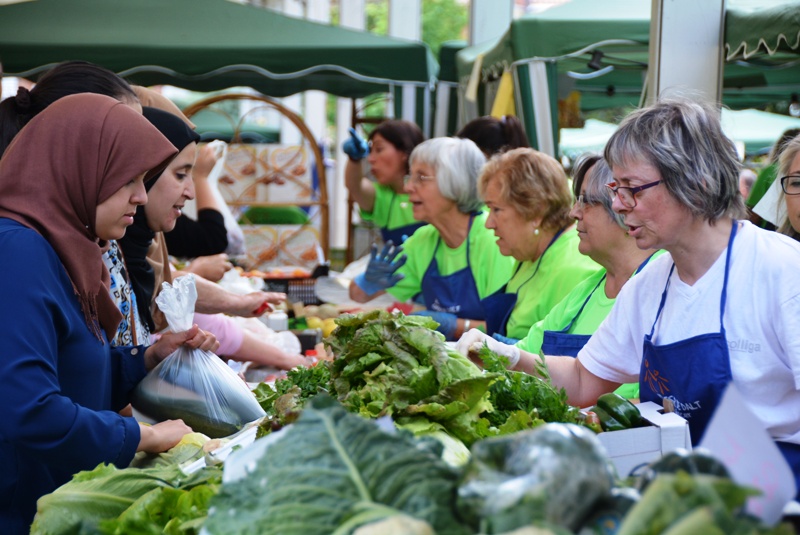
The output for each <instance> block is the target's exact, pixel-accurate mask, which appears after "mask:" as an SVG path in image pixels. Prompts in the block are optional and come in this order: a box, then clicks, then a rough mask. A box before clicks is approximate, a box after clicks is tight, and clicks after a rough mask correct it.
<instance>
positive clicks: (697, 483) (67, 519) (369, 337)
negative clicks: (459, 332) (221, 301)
mask: <svg viewBox="0 0 800 535" xmlns="http://www.w3.org/2000/svg"><path fill="white" fill-rule="evenodd" d="M336 323H337V325H338V328H337V330H336V331H334V332H333V333H332V335H331V336H330V337H329V338H328V340H327V342H328V344H329V348H330V351H331V357H332V358H333V360H331V361H327V360H326V361H322V362H321V363H320V364H318V365H317V366H315V367H312V368H308V369H301V368H298V369H295V370H293V371H291V372H289V375H288V377H286V378H284V379H279V380H277V381H276V382H274V383H262V384H260V385H258V386H257V387H256V388H255V391H254V395H255V397H256V399H258V401H259V403H260V404H261V406H262V407H263V408H264V409H265V411H266V417H265V418H264V419H263V420H260V421H258V422H257V423H254V424H253V425H246V426H244V427H243V428H242V430H241V431H239V432H238V433H236V434H234V435H232V436H231V437H228V438H224V439H222V440H221V441H209V440H208V438H207V437H203V436H202V435H198V434H194V435H189V436H187V437H186V438H185V439H184V440H183V441H182V442H181V443H180V444H179V445H178V446H176V447H175V448H173V449H172V450H170V451H169V452H168V453H165V454H161V455H158V456H149V457H148V456H138V457H137V459H136V460H135V461H134V464H133V465H132V467H130V468H126V469H122V470H120V469H116V468H114V467H98V468H97V469H95V470H93V471H91V472H84V473H81V474H80V475H79V476H77V477H76V478H75V479H74V480H73V481H72V482H70V483H68V484H66V485H64V486H63V487H61V488H59V489H58V490H56V491H55V492H54V493H52V494H50V495H47V496H45V497H43V498H42V499H41V500H40V501H39V513H38V515H37V518H36V521H35V522H34V525H33V529H32V533H67V532H69V530H71V529H75V527H76V526H78V525H82V526H83V528H85V529H91V528H93V527H97V526H100V527H103V528H104V530H106V531H104V532H108V533H126V532H130V530H145V529H147V530H150V531H153V532H157V531H161V530H164V531H165V532H182V533H198V532H200V533H210V534H216V533H226V534H227V533H249V532H253V530H256V531H257V532H259V533H276V534H281V535H286V534H295V533H296V534H304V533H342V534H344V533H348V534H349V533H357V534H366V533H380V534H409V533H419V534H422V533H438V534H464V535H466V534H471V533H483V534H489V533H510V532H512V530H515V529H518V528H522V527H525V526H529V529H532V528H533V527H534V526H536V527H538V528H539V529H540V530H541V531H536V532H535V533H551V534H555V535H558V534H567V533H579V532H580V533H620V534H624V535H632V534H645V533H653V534H657V533H667V530H668V529H674V530H675V531H669V533H683V532H681V531H680V530H679V529H686V526H687V525H688V526H689V527H691V526H694V529H695V531H689V532H688V533H717V532H719V533H734V532H736V533H739V532H741V533H753V534H756V533H757V534H774V535H789V534H790V533H792V531H791V528H790V527H789V526H788V525H781V526H778V527H770V526H769V525H768V523H769V522H765V521H763V520H759V519H758V518H756V517H753V516H748V515H745V514H744V509H743V506H744V504H745V503H746V502H747V500H748V498H749V497H750V496H751V495H752V494H753V492H755V491H754V490H753V489H751V488H749V487H747V486H746V485H741V484H739V483H735V482H734V481H732V480H731V479H730V475H729V472H728V469H727V468H726V467H725V466H724V465H723V464H722V463H721V462H720V461H719V460H717V459H715V458H714V457H712V456H709V455H708V454H707V453H703V452H693V453H689V452H687V451H685V450H683V449H681V448H685V447H687V446H688V430H687V425H686V421H685V420H683V419H682V418H680V417H678V416H677V415H675V414H661V413H660V412H661V411H659V410H656V409H658V407H655V409H653V408H651V407H649V406H648V407H642V408H640V409H637V408H636V407H635V406H634V405H633V404H630V403H629V402H627V401H625V400H622V398H617V397H615V395H613V394H609V395H606V396H602V397H601V398H600V399H599V400H598V403H597V405H596V406H595V407H592V408H590V409H588V411H580V410H578V409H577V408H576V407H571V406H569V405H568V404H567V403H566V401H565V394H564V393H563V391H561V392H559V391H557V390H556V389H554V388H553V387H552V385H550V383H549V380H548V379H547V377H546V375H545V377H544V378H538V377H534V376H531V375H527V374H524V373H520V372H513V371H508V370H506V368H505V364H504V362H503V361H502V357H499V356H497V355H494V354H493V353H492V352H491V351H489V350H488V349H486V348H484V349H483V350H481V357H482V358H483V359H484V362H485V363H486V370H487V373H482V372H481V371H480V370H479V369H478V368H477V367H476V366H475V365H474V364H472V363H471V362H470V361H469V360H467V359H466V357H464V356H462V355H461V354H459V353H457V352H455V351H454V350H452V349H451V348H449V347H448V346H447V345H446V344H445V343H444V341H443V339H442V337H441V336H440V335H438V334H437V333H435V332H434V331H432V330H431V328H432V327H433V326H434V325H433V324H432V322H431V320H430V319H428V318H424V317H413V316H408V317H403V316H398V315H396V314H390V313H387V312H382V311H373V312H370V313H365V314H359V315H347V316H342V317H341V318H339V319H338V320H337V321H336ZM376 334H378V336H376ZM543 373H546V372H544V371H543ZM651 405H652V404H651ZM600 414H602V415H603V416H602V417H600V418H599V419H598V417H597V415H600ZM392 422H393V423H392ZM256 428H257V429H256ZM651 435H652V437H651ZM256 436H263V438H258V439H256ZM648 437H650V438H648ZM676 438H678V440H676ZM651 444H656V449H655V450H651V451H646V448H647V447H651V446H650V445H651ZM662 448H664V449H663V450H662ZM637 450H638V451H637ZM609 455H611V460H609ZM612 463H613V464H612ZM220 465H222V469H221V467H220ZM634 465H635V466H636V468H635V470H633V471H632V472H631V473H632V477H630V478H627V477H626V476H627V475H628V471H629V469H630V467H633V466H634ZM623 469H624V471H623ZM89 496H91V498H89ZM734 528H735V530H736V531H734ZM201 530H202V531H201ZM370 530H371V531H370ZM532 533H533V532H532Z"/></svg>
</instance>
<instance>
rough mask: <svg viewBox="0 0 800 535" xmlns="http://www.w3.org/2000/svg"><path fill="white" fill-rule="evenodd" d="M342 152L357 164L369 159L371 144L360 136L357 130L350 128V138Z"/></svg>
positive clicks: (343, 145)
mask: <svg viewBox="0 0 800 535" xmlns="http://www.w3.org/2000/svg"><path fill="white" fill-rule="evenodd" d="M342 150H343V151H344V153H345V154H347V156H348V157H349V158H350V159H351V160H353V161H354V162H357V161H359V160H362V159H364V158H366V157H367V154H369V144H368V143H367V140H366V139H364V138H363V137H361V136H359V135H358V132H356V129H355V128H350V137H349V138H347V141H345V142H344V143H343V144H342Z"/></svg>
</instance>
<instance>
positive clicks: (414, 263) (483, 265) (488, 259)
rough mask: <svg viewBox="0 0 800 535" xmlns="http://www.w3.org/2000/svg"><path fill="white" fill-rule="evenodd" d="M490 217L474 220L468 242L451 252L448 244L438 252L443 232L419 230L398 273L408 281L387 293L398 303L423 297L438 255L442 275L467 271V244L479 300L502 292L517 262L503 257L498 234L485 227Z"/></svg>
mask: <svg viewBox="0 0 800 535" xmlns="http://www.w3.org/2000/svg"><path fill="white" fill-rule="evenodd" d="M486 217H487V215H486V213H485V212H484V213H481V214H480V215H477V216H476V217H475V218H474V219H473V221H472V227H471V228H470V231H469V236H468V238H467V240H464V243H462V244H461V245H459V246H458V247H456V248H455V249H451V248H449V247H448V246H447V245H445V243H444V242H441V244H439V248H438V249H436V244H437V243H438V242H439V231H437V230H436V227H434V226H433V225H425V226H424V227H422V228H420V229H419V230H417V231H416V232H415V233H414V235H413V236H411V237H409V238H408V239H407V240H406V242H405V243H404V244H403V249H404V251H405V253H406V256H407V257H408V260H407V261H406V264H405V265H404V266H403V267H401V268H400V269H399V270H398V273H402V274H403V276H404V277H405V278H403V280H401V281H400V282H398V283H397V284H395V285H394V286H392V287H391V288H389V289H388V290H387V291H388V292H389V293H390V294H392V295H393V296H394V297H395V298H396V299H397V300H398V301H406V300H407V299H410V298H412V297H414V296H415V295H417V294H418V293H420V292H421V291H422V277H423V275H425V272H426V271H427V270H428V266H430V264H431V261H432V260H433V253H434V251H436V262H437V263H438V266H439V273H440V274H441V275H452V274H453V273H455V272H457V271H459V270H462V269H464V268H465V267H467V241H469V257H470V258H469V266H470V269H471V270H472V276H473V278H474V279H475V285H476V287H477V290H478V296H479V297H480V298H481V299H483V298H485V297H487V296H489V295H491V294H493V293H494V292H496V291H497V290H499V289H500V288H502V287H503V285H504V284H505V283H506V282H508V279H509V278H510V277H511V272H512V269H513V266H514V259H513V258H512V257H510V256H503V255H502V254H501V253H500V249H499V248H498V247H497V244H496V238H495V236H494V232H493V231H491V230H489V229H487V228H486V226H485V225H484V223H485V222H486Z"/></svg>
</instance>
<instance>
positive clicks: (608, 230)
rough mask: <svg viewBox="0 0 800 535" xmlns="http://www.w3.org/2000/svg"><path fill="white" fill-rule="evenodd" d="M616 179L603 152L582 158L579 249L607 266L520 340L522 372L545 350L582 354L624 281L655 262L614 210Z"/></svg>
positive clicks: (631, 389) (634, 387) (627, 388)
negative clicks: (612, 191)
mask: <svg viewBox="0 0 800 535" xmlns="http://www.w3.org/2000/svg"><path fill="white" fill-rule="evenodd" d="M612 180H613V178H612V176H611V169H609V167H608V164H607V163H606V161H605V160H604V159H603V157H602V156H599V155H590V156H587V157H585V158H584V159H582V160H580V161H579V162H578V165H577V166H576V170H575V175H574V177H573V181H572V188H573V191H574V192H575V197H576V199H577V200H576V201H575V204H574V205H573V207H572V212H570V215H571V216H572V217H574V218H575V219H577V220H578V223H577V235H578V238H579V240H580V242H579V244H578V250H579V251H580V252H581V254H584V255H587V256H588V257H590V258H591V259H592V260H594V261H595V262H597V263H598V264H600V265H601V266H602V269H600V270H598V271H597V272H595V273H594V274H593V275H591V276H589V277H588V278H587V279H585V280H584V281H583V282H581V283H580V284H578V285H577V286H576V287H575V288H574V289H573V290H572V291H571V292H570V293H569V294H568V295H567V296H566V297H565V298H564V299H562V300H561V302H560V303H558V304H557V305H556V306H555V307H553V309H552V310H551V311H550V313H549V314H547V316H546V317H545V318H544V319H543V320H541V321H539V322H537V323H534V324H533V326H532V327H531V329H530V331H528V334H527V336H525V338H523V339H522V340H520V341H519V342H518V343H517V347H519V348H520V349H521V350H522V351H521V352H520V359H519V363H518V364H517V367H516V369H517V370H520V371H525V372H527V373H535V364H536V362H537V360H538V357H537V355H538V354H539V351H542V352H543V353H544V354H545V355H568V356H571V357H575V356H577V354H578V351H580V350H581V348H583V346H584V345H586V342H587V341H588V340H589V338H590V337H591V336H592V334H593V333H594V332H595V331H596V330H597V328H598V327H599V326H600V324H601V323H602V322H603V320H604V319H605V318H606V316H607V315H608V313H609V312H610V311H611V307H612V306H613V305H614V301H616V298H617V295H619V292H620V290H621V289H622V287H623V285H624V284H625V283H626V282H628V280H630V278H631V277H633V275H635V274H637V273H638V272H639V271H641V270H642V269H643V268H644V266H645V265H646V264H647V263H648V261H649V260H650V257H651V256H652V251H644V250H641V249H639V248H638V247H636V242H635V241H634V239H633V238H631V237H630V236H628V232H627V230H628V227H627V226H625V223H624V222H623V218H622V216H621V215H620V214H617V213H615V212H614V210H612V209H611V197H610V196H609V195H608V194H607V193H606V190H607V188H606V184H608V183H609V182H611V181H612ZM464 338H465V339H466V338H467V337H464ZM461 343H462V344H464V343H468V342H467V341H466V340H463V341H462V342H461ZM617 393H619V394H620V395H623V396H625V397H628V398H638V397H639V384H638V382H636V383H630V384H628V385H622V386H621V387H620V388H619V389H618V390H617Z"/></svg>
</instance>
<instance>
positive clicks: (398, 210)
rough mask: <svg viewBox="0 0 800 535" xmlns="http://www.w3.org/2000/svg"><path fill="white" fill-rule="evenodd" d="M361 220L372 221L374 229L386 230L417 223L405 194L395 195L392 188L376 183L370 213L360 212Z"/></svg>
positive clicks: (412, 208)
mask: <svg viewBox="0 0 800 535" xmlns="http://www.w3.org/2000/svg"><path fill="white" fill-rule="evenodd" d="M361 219H364V220H365V221H372V222H373V223H374V224H375V226H376V227H378V228H382V229H387V230H394V229H396V228H400V227H405V226H406V225H413V224H414V223H419V221H417V220H416V219H414V207H413V206H412V205H411V202H409V200H408V194H407V193H395V191H394V190H393V189H392V188H390V187H387V186H384V185H383V184H377V183H376V184H375V203H374V204H373V206H372V212H367V211H365V210H361Z"/></svg>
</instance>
